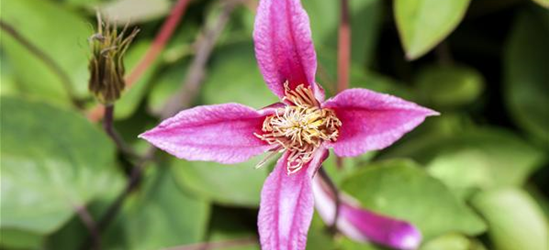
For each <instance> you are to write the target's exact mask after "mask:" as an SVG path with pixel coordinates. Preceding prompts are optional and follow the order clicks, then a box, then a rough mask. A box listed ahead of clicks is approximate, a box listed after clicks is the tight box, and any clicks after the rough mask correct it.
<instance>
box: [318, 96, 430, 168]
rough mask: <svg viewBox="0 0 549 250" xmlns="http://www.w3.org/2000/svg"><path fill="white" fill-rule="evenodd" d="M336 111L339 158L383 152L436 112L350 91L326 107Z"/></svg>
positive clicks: (335, 144) (330, 145)
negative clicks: (373, 151) (339, 126)
mask: <svg viewBox="0 0 549 250" xmlns="http://www.w3.org/2000/svg"><path fill="white" fill-rule="evenodd" d="M323 106H324V107H326V108H331V109H333V110H335V112H336V115H337V117H338V118H339V119H340V120H341V122H342V124H343V125H342V126H341V129H340V135H339V137H338V139H337V141H336V142H334V143H329V144H327V145H328V146H329V147H333V149H334V152H335V153H336V154H337V155H338V156H344V157H347V156H357V155H360V154H362V153H364V152H367V151H370V150H378V149H383V148H385V147H388V146H390V145H391V144H393V143H394V142H395V141H397V140H398V139H400V138H401V137H402V136H403V135H404V134H406V133H407V132H409V131H410V130H412V129H413V128H415V127H416V126H418V125H419V124H420V123H422V122H423V121H424V120H425V117H427V116H433V115H438V113H437V112H435V111H432V110H430V109H427V108H424V107H421V106H419V105H417V104H415V103H412V102H408V101H404V100H402V99H400V98H397V97H394V96H391V95H386V94H380V93H376V92H373V91H370V90H366V89H348V90H345V91H343V92H341V93H340V94H338V95H337V96H335V97H334V98H332V99H330V100H328V101H326V102H325V103H324V104H323Z"/></svg>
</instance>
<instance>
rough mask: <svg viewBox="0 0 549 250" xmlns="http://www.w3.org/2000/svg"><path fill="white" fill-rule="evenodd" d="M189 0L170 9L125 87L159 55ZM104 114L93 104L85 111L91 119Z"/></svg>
mask: <svg viewBox="0 0 549 250" xmlns="http://www.w3.org/2000/svg"><path fill="white" fill-rule="evenodd" d="M189 2H190V0H178V1H177V3H176V4H175V6H174V8H173V9H172V12H171V13H170V16H169V17H168V18H167V19H166V21H164V24H162V27H161V28H160V31H159V32H158V34H157V35H156V37H155V39H154V41H153V43H152V45H151V47H150V48H149V50H148V51H147V53H146V54H145V55H144V56H143V58H142V59H141V60H140V61H139V63H138V64H137V66H136V67H134V68H133V69H132V70H131V72H130V73H129V74H128V76H126V79H125V82H126V89H129V88H130V87H131V86H132V85H133V84H134V83H136V82H137V80H139V78H140V77H141V76H142V75H143V73H145V71H147V69H148V68H149V67H150V66H151V65H152V63H153V62H154V61H155V60H156V58H157V57H158V56H159V55H160V52H162V50H163V49H164V47H165V46H166V44H167V42H168V40H169V39H170V38H171V37H172V35H173V33H174V31H175V29H176V28H177V24H179V22H180V21H181V18H183V16H184V14H185V10H186V9H187V6H188V4H189ZM104 114H105V112H104V108H103V107H102V106H95V107H94V108H92V109H91V110H90V111H89V112H88V113H87V115H86V116H87V117H88V119H89V120H91V121H98V120H100V119H101V117H103V115H104Z"/></svg>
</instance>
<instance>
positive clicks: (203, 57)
mask: <svg viewBox="0 0 549 250" xmlns="http://www.w3.org/2000/svg"><path fill="white" fill-rule="evenodd" d="M237 2H239V1H230V2H229V3H226V5H225V6H224V9H223V12H222V14H221V16H220V17H219V20H218V21H217V23H216V24H215V27H213V28H212V29H207V30H209V31H208V32H205V33H206V35H204V37H203V38H202V40H200V39H197V42H196V44H200V46H201V48H202V49H201V48H198V49H197V54H196V56H195V59H194V61H193V63H192V64H191V66H190V68H189V72H193V71H196V72H197V73H192V74H191V73H189V74H188V75H194V76H193V77H190V76H188V77H187V78H186V80H185V86H191V87H192V89H190V90H189V89H188V87H184V88H182V89H181V90H180V92H178V93H175V94H174V95H173V97H172V98H171V99H169V100H168V102H166V104H165V107H169V108H166V109H164V110H162V111H161V112H160V116H161V117H163V118H166V117H169V116H171V115H172V114H173V112H174V111H177V110H179V109H181V108H182V107H185V106H186V105H188V104H190V103H191V102H192V100H193V99H194V97H195V96H196V94H197V93H198V92H199V89H200V86H201V85H200V83H201V81H202V74H203V72H204V67H205V65H206V62H207V60H208V58H209V56H210V54H211V51H212V49H213V46H214V45H215V43H216V42H217V39H218V38H219V35H220V34H221V32H222V31H223V29H224V27H225V24H226V23H227V21H228V18H229V16H230V14H231V13H232V11H233V9H234V7H235V4H234V3H237ZM199 76H200V77H199ZM168 103H170V104H168ZM168 105H171V106H168ZM104 114H105V119H104V120H103V126H104V127H105V128H107V127H112V120H113V114H114V107H110V108H109V107H108V106H107V107H105V112H104ZM105 124H107V125H108V124H110V125H109V126H107V125H105ZM107 133H108V132H107ZM120 141H122V142H123V140H120ZM155 153H156V148H155V147H153V146H150V147H149V148H148V150H147V152H146V153H145V155H144V156H143V157H140V158H138V159H139V161H138V163H136V164H135V165H134V167H133V169H132V172H131V174H130V177H129V180H128V183H127V185H126V187H125V189H124V190H123V191H122V193H120V194H119V195H118V197H117V198H116V200H114V202H113V203H112V204H111V205H110V206H109V207H108V208H107V210H106V212H105V213H104V214H103V216H102V217H101V219H100V220H99V223H98V226H97V228H98V230H99V233H101V232H103V231H104V229H106V228H107V227H108V225H110V223H111V222H112V221H113V220H114V218H115V217H116V215H117V214H118V212H119V211H120V208H121V207H122V205H123V204H124V201H125V200H126V198H127V197H128V196H129V195H130V194H131V193H132V192H133V191H134V190H135V188H136V187H137V186H138V184H139V183H140V180H141V177H142V176H143V170H144V169H145V167H146V165H147V163H149V162H150V161H151V160H153V159H154V154H155ZM91 241H92V239H91V238H90V237H88V238H87V239H86V240H85V241H84V242H83V244H82V246H81V249H83V250H84V249H89V246H90V243H91ZM201 249H202V248H201Z"/></svg>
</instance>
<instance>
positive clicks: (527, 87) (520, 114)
mask: <svg viewBox="0 0 549 250" xmlns="http://www.w3.org/2000/svg"><path fill="white" fill-rule="evenodd" d="M543 15H544V16H545V17H546V18H548V17H549V14H547V11H545V12H541V13H540V15H536V13H534V12H528V11H525V12H522V13H521V14H520V15H519V16H518V17H517V19H516V21H515V24H514V26H513V28H512V31H511V35H510V37H509V40H508V41H507V47H506V50H505V56H504V66H505V68H504V69H505V70H504V73H505V74H504V79H505V88H504V91H505V101H506V103H507V107H508V109H509V111H510V113H511V115H512V117H513V118H514V120H515V122H516V123H517V124H518V125H519V126H521V127H522V128H523V129H525V130H526V131H528V132H530V133H531V134H532V136H533V137H534V138H536V139H537V140H541V141H543V143H545V144H547V143H549V109H547V108H546V107H549V70H547V58H549V46H547V44H549V27H548V26H544V23H543V20H542V19H541V18H542V17H543Z"/></svg>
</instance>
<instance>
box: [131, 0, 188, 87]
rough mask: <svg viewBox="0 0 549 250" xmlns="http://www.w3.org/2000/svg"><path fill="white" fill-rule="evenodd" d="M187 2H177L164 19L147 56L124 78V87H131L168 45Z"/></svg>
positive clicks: (181, 0) (185, 0) (180, 0)
mask: <svg viewBox="0 0 549 250" xmlns="http://www.w3.org/2000/svg"><path fill="white" fill-rule="evenodd" d="M189 2H190V0H179V1H177V3H176V4H175V6H174V7H173V10H172V12H171V13H170V16H169V17H168V18H167V19H166V21H165V22H164V24H163V25H162V28H160V31H159V32H158V35H156V38H155V39H154V41H153V43H152V45H151V47H150V48H149V50H148V51H147V54H145V56H143V58H142V59H141V61H139V64H137V66H136V67H135V68H133V70H132V71H131V72H130V74H129V75H128V76H127V77H126V87H128V88H129V87H131V86H132V85H133V84H134V83H135V82H136V81H137V80H138V79H139V78H140V77H141V75H143V73H145V71H146V70H147V69H148V68H149V67H150V66H151V64H152V63H153V62H154V61H155V60H156V58H157V57H158V55H160V52H162V49H164V47H165V46H166V43H168V40H169V39H170V37H172V35H173V32H174V31H175V28H177V24H178V23H179V21H180V20H181V18H182V17H183V15H184V14H185V10H186V9H187V5H188V4H189Z"/></svg>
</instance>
